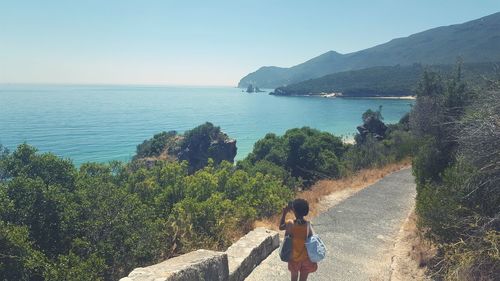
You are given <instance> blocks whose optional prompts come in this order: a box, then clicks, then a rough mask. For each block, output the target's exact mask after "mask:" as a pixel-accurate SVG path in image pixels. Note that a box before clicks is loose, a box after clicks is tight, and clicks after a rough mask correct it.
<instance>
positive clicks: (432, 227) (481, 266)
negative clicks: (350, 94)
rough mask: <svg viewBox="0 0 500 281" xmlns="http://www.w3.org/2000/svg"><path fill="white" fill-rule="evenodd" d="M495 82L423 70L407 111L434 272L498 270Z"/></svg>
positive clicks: (480, 275) (469, 275)
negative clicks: (479, 83)
mask: <svg viewBox="0 0 500 281" xmlns="http://www.w3.org/2000/svg"><path fill="white" fill-rule="evenodd" d="M499 98H500V84H499V83H498V82H491V83H489V85H488V86H486V87H481V88H472V87H470V86H467V84H465V83H463V81H462V80H461V74H460V71H458V74H457V75H456V77H454V78H452V79H443V78H441V77H440V76H439V75H437V74H435V73H426V75H425V76H424V79H423V80H422V82H421V83H420V86H419V88H418V92H417V101H416V104H415V106H414V109H413V110H412V112H411V115H410V124H411V129H412V132H413V133H414V135H415V136H416V138H417V139H418V142H419V149H418V152H417V153H416V155H415V157H414V161H413V170H414V174H415V177H416V181H417V207H416V211H417V214H418V216H419V225H420V227H421V228H422V229H424V230H426V233H427V236H428V237H429V238H430V239H431V240H432V241H433V242H435V243H436V244H437V245H438V247H439V251H438V255H437V256H436V258H435V260H434V262H433V264H432V265H431V270H432V273H433V275H434V277H435V278H436V279H438V280H496V278H498V273H499V272H500V255H499V245H500V190H499V185H498V183H499V181H500V169H499V165H498V163H499V161H500V146H499V145H498V139H499V137H500V107H499V103H498V100H499Z"/></svg>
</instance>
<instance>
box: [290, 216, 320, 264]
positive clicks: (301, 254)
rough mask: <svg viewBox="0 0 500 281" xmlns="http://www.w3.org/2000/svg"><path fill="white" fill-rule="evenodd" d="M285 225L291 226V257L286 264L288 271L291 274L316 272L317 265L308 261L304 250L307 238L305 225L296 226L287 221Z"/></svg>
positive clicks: (292, 222)
mask: <svg viewBox="0 0 500 281" xmlns="http://www.w3.org/2000/svg"><path fill="white" fill-rule="evenodd" d="M287 224H289V225H291V227H290V228H289V229H290V232H291V235H292V256H291V258H290V261H289V262H288V269H289V270H290V271H293V272H297V271H300V272H308V273H311V272H314V271H316V270H317V268H318V265H317V264H316V263H315V262H311V260H309V256H308V255H307V249H306V245H305V242H306V238H307V223H306V224H298V223H294V221H292V220H289V221H287Z"/></svg>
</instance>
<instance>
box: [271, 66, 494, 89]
mask: <svg viewBox="0 0 500 281" xmlns="http://www.w3.org/2000/svg"><path fill="white" fill-rule="evenodd" d="M499 65H500V63H493V62H491V63H490V62H488V63H466V64H463V65H462V67H461V76H462V77H463V79H464V80H465V81H467V82H469V83H472V84H475V85H476V84H478V83H486V81H487V79H493V78H494V77H495V75H497V74H498V73H497V70H498V66H499ZM456 69H457V66H456V65H454V64H453V65H451V64H447V65H430V66H424V65H421V64H416V63H415V64H413V65H408V66H400V65H396V66H375V67H370V68H365V69H361V70H351V71H345V72H337V73H333V74H329V75H325V76H323V77H320V78H316V79H310V80H306V81H302V82H299V83H295V84H291V85H288V86H284V87H278V88H276V89H275V90H274V92H272V93H271V94H273V95H278V96H298V95H323V94H325V93H342V96H343V97H373V96H410V95H413V94H414V90H415V88H416V86H417V85H418V81H419V80H420V79H421V77H422V75H423V73H424V71H425V70H429V71H433V72H438V73H441V74H442V75H444V76H451V75H454V74H455V73H456Z"/></svg>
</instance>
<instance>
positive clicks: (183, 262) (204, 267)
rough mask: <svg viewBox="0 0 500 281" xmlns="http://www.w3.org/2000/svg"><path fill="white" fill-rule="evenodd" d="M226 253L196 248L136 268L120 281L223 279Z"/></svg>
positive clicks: (226, 272)
mask: <svg viewBox="0 0 500 281" xmlns="http://www.w3.org/2000/svg"><path fill="white" fill-rule="evenodd" d="M228 274H229V270H228V258H227V254H226V253H221V252H214V251H208V250H197V251H194V252H190V253H188V254H185V255H182V256H178V257H175V258H171V259H168V260H166V261H163V262H161V263H158V264H154V265H151V266H148V267H141V268H136V269H134V270H133V271H132V272H130V274H129V275H128V277H125V278H122V279H120V281H225V280H228Z"/></svg>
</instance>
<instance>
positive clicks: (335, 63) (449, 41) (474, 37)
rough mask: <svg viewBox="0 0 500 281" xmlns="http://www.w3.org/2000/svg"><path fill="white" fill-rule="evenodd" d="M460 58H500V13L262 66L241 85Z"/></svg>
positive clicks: (277, 83)
mask: <svg viewBox="0 0 500 281" xmlns="http://www.w3.org/2000/svg"><path fill="white" fill-rule="evenodd" d="M457 57H461V58H462V59H463V61H464V62H466V63H473V62H496V61H500V12H498V13H495V14H492V15H489V16H486V17H483V18H480V19H476V20H472V21H469V22H466V23H462V24H455V25H449V26H442V27H437V28H433V29H429V30H426V31H423V32H420V33H416V34H413V35H410V36H408V37H404V38H397V39H393V40H391V41H389V42H387V43H384V44H381V45H377V46H375V47H372V48H368V49H365V50H361V51H358V52H353V53H349V54H340V53H337V52H335V51H329V52H326V53H324V54H322V55H320V56H317V57H315V58H312V59H310V60H308V61H306V62H304V63H301V64H299V65H296V66H293V67H290V68H282V67H276V66H265V67H261V68H260V69H258V70H257V71H255V72H252V73H250V74H248V75H247V76H245V77H243V78H242V79H241V80H240V82H239V83H238V87H244V88H246V87H247V86H248V85H249V84H252V85H254V86H258V87H260V88H277V87H280V86H286V85H290V84H294V83H298V82H301V81H305V80H308V79H314V78H319V77H322V76H325V75H327V74H332V73H337V72H341V71H349V70H358V69H363V68H368V67H374V66H395V65H398V64H399V65H412V64H414V63H421V64H426V65H433V64H441V65H443V64H454V63H455V62H456V60H457Z"/></svg>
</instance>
